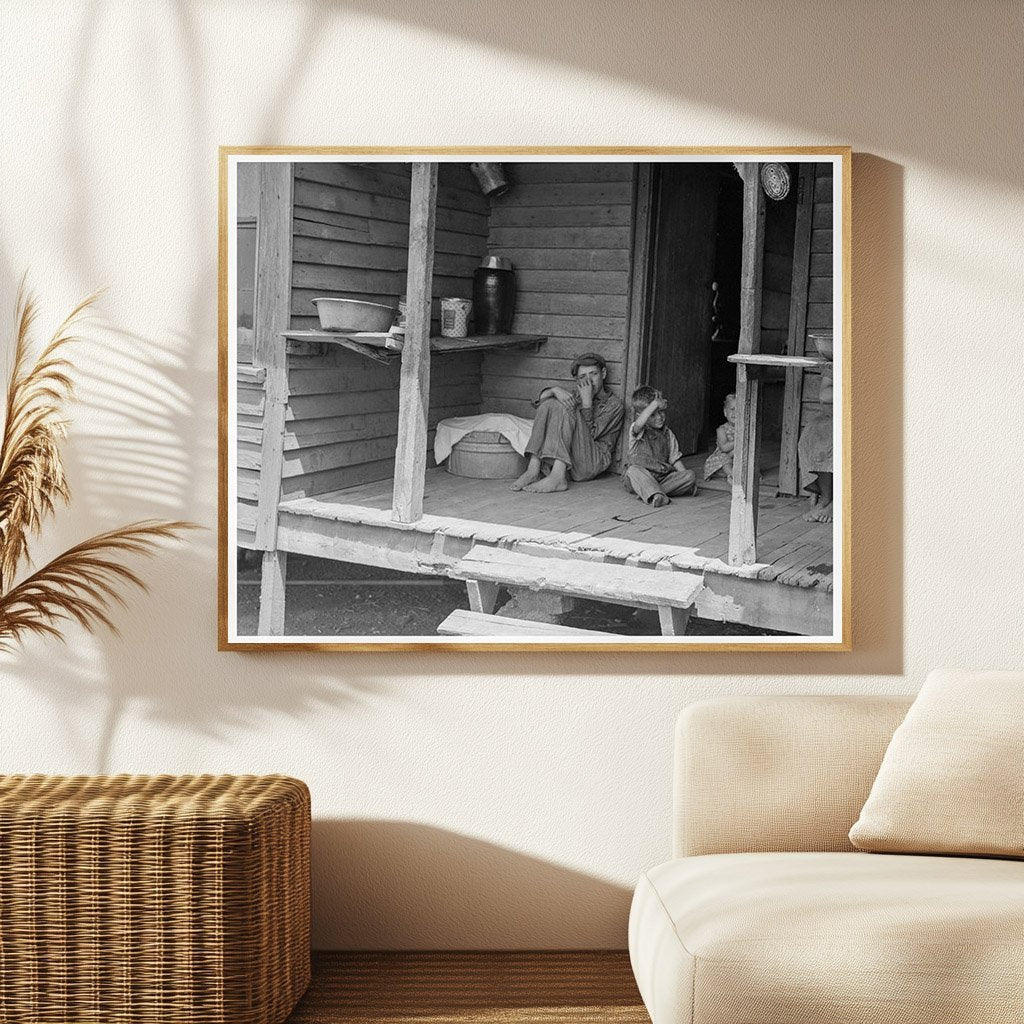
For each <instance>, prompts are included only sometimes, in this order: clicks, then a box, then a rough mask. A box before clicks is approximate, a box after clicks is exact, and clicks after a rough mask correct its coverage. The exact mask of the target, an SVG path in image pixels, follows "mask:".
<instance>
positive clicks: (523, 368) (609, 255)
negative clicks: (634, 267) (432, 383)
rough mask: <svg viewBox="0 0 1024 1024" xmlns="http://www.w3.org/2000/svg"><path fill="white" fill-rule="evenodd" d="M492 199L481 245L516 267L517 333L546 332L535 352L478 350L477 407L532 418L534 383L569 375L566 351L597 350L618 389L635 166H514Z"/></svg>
mask: <svg viewBox="0 0 1024 1024" xmlns="http://www.w3.org/2000/svg"><path fill="white" fill-rule="evenodd" d="M505 171H506V174H507V176H508V178H509V181H510V183H511V185H512V187H511V189H510V190H509V191H508V192H507V193H506V194H505V195H504V196H501V197H500V198H498V199H495V200H493V201H492V203H491V215H490V230H489V233H488V239H487V241H488V245H487V248H488V251H489V252H491V253H493V254H495V255H501V256H507V257H508V258H510V259H511V260H512V262H513V263H514V264H515V268H516V285H517V296H516V315H515V318H514V320H513V323H512V330H513V331H515V332H516V333H524V334H525V333H529V334H543V335H545V336H546V337H547V338H548V341H547V342H545V344H543V345H541V346H540V347H539V349H538V350H537V351H536V352H515V353H486V354H485V355H484V359H483V376H482V381H481V392H482V396H483V410H484V411H486V412H492V411H502V412H511V413H514V414H516V415H520V416H526V417H530V418H532V416H533V413H534V409H533V407H532V405H531V404H530V401H531V399H532V398H534V397H535V396H536V394H537V392H538V391H539V390H540V388H541V386H542V385H544V384H548V383H551V382H552V381H559V380H561V381H565V380H567V379H568V378H569V368H570V364H571V362H572V359H573V356H575V355H577V354H579V353H580V352H586V351H594V352H600V353H601V355H602V356H604V358H605V359H607V360H608V362H609V379H610V380H611V382H612V383H613V385H615V386H617V387H619V388H621V382H622V363H623V359H624V355H625V347H626V315H627V309H628V301H629V300H628V295H629V274H630V246H631V244H632V220H633V192H634V167H633V165H632V164H607V163H513V164H506V165H505Z"/></svg>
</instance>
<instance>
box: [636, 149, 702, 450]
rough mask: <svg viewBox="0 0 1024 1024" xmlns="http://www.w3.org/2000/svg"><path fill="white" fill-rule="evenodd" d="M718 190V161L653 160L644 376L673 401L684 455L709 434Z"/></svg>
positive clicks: (671, 413) (671, 415) (672, 419)
mask: <svg viewBox="0 0 1024 1024" xmlns="http://www.w3.org/2000/svg"><path fill="white" fill-rule="evenodd" d="M718 189H719V178H718V173H717V169H716V168H715V167H714V166H713V165H709V164H697V163H661V164H654V165H652V181H651V230H650V253H651V258H650V262H649V267H650V276H649V282H648V289H649V290H648V304H647V310H648V315H647V325H646V328H647V329H646V331H645V332H644V335H643V337H642V348H643V352H642V358H641V361H640V366H641V370H642V372H641V377H642V379H643V380H645V381H646V382H647V383H649V384H652V385H653V386H654V387H656V388H660V389H661V391H662V392H663V393H664V395H665V397H666V398H667V399H668V403H669V405H668V425H669V427H670V428H671V429H672V431H673V432H674V433H675V435H676V437H677V438H678V440H679V446H680V448H681V449H682V451H683V454H684V455H685V454H690V453H691V452H695V451H697V449H698V448H699V447H700V445H701V444H702V442H703V435H704V421H705V417H706V408H705V406H706V402H707V394H706V391H707V361H708V340H709V338H710V337H711V314H712V298H713V293H712V290H711V282H712V281H713V280H714V271H715V223H716V220H717V213H718Z"/></svg>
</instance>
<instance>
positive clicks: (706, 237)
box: [637, 162, 794, 466]
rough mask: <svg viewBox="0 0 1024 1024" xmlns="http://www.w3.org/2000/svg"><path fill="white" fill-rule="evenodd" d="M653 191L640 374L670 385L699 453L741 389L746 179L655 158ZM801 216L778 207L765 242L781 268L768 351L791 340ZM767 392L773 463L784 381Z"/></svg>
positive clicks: (679, 425) (671, 415)
mask: <svg viewBox="0 0 1024 1024" xmlns="http://www.w3.org/2000/svg"><path fill="white" fill-rule="evenodd" d="M650 189H651V192H650V197H651V198H650V224H649V234H648V239H649V241H648V249H647V252H648V264H647V281H646V287H647V293H646V316H645V318H644V323H643V328H642V330H641V331H640V336H639V348H640V352H639V357H640V358H639V360H638V364H637V365H638V366H639V370H640V372H639V374H638V377H637V379H638V382H647V383H650V384H652V385H654V386H655V387H658V388H660V389H661V390H662V392H663V393H664V394H665V397H666V398H667V399H668V402H669V409H668V425H669V427H670V428H671V429H672V431H673V432H674V433H675V435H676V437H677V438H678V440H679V447H680V449H681V450H682V452H683V455H684V456H687V455H694V456H696V455H697V454H698V453H706V452H710V451H711V450H712V449H713V448H714V446H715V430H716V429H717V427H718V426H720V425H721V423H722V422H723V420H724V415H723V412H722V406H723V404H724V400H725V396H726V395H728V394H729V393H730V392H734V391H735V390H736V367H735V365H734V364H732V363H730V362H729V356H730V355H733V354H734V353H735V352H736V351H737V349H738V346H739V335H740V272H741V268H742V259H743V182H742V180H741V178H740V176H739V175H738V174H737V173H736V170H735V168H734V167H733V165H732V164H731V163H726V162H721V163H713V164H709V163H660V164H653V165H650ZM793 219H794V210H793V202H792V201H787V202H782V203H772V204H770V208H769V210H768V211H767V215H766V228H765V249H766V259H767V260H769V261H771V269H772V271H773V273H772V274H770V275H769V274H767V273H766V279H765V292H764V296H763V298H764V309H763V311H762V312H763V315H762V335H761V342H762V349H763V351H768V352H771V351H783V349H784V347H785V339H786V326H787V321H786V318H787V316H788V304H789V293H788V288H789V272H790V269H789V268H790V267H791V266H792V244H793V243H792V239H793ZM766 383H767V382H766ZM765 390H766V396H765V402H764V403H763V405H764V422H763V429H764V434H763V436H764V437H765V438H766V439H767V440H766V443H765V455H766V456H767V458H766V460H765V464H766V466H774V465H777V463H778V452H777V447H778V437H779V429H780V424H781V419H782V407H781V383H780V384H779V386H778V388H776V387H775V386H774V384H773V383H769V384H768V386H767V387H766V389H765ZM776 391H778V394H777V395H776V393H775V392H776ZM699 462H700V460H699V459H698V460H697V461H696V462H695V463H693V465H694V466H697V465H698V464H699Z"/></svg>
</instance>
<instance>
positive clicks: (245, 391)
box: [235, 388, 266, 423]
mask: <svg viewBox="0 0 1024 1024" xmlns="http://www.w3.org/2000/svg"><path fill="white" fill-rule="evenodd" d="M235 409H236V410H237V412H238V415H239V416H258V417H259V419H260V422H261V423H262V422H263V413H264V410H265V409H266V392H264V391H263V390H262V389H260V390H259V391H254V390H253V389H252V388H239V389H238V391H237V392H236V397H235Z"/></svg>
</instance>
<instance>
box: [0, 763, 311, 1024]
mask: <svg viewBox="0 0 1024 1024" xmlns="http://www.w3.org/2000/svg"><path fill="white" fill-rule="evenodd" d="M309 833H310V805H309V791H308V790H307V788H306V786H305V785H304V784H303V783H301V782H299V781H297V780H295V779H290V778H286V777H284V776H209V775H206V776H127V775H119V776H91V777H76V778H58V777H50V776H7V777H0V1022H2V1024H51V1022H53V1024H58V1022H59V1024H86V1022H88V1024H94V1022H95V1024H98V1022H101V1021H102V1022H104V1024H155V1022H160V1024H228V1022H230V1024H274V1022H280V1021H283V1020H284V1019H285V1018H286V1017H287V1016H288V1014H289V1013H290V1011H291V1009H292V1007H293V1006H294V1005H295V1003H296V1001H297V1000H298V998H299V996H301V995H302V993H303V992H304V991H305V989H306V987H307V985H308V984H309V976H310V937H309V921H310V879H309Z"/></svg>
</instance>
